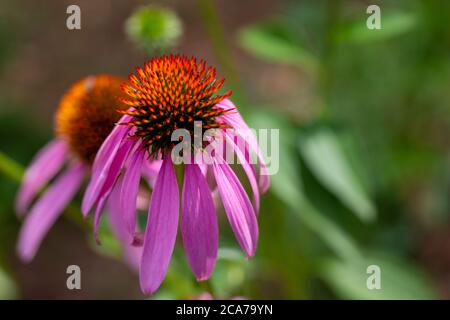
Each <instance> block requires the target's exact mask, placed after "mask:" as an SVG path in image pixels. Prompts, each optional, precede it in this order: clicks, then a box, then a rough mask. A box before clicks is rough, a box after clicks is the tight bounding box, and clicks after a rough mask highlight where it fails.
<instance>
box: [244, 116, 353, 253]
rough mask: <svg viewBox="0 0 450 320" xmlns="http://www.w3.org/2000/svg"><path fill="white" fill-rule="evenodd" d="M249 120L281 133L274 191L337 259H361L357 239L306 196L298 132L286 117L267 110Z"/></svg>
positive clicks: (257, 125)
mask: <svg viewBox="0 0 450 320" xmlns="http://www.w3.org/2000/svg"><path fill="white" fill-rule="evenodd" d="M248 120H249V123H250V125H251V127H252V128H273V129H280V145H279V161H280V166H279V171H278V173H277V174H275V175H272V176H271V188H270V190H271V191H272V192H273V193H274V194H276V195H277V196H278V197H279V198H280V199H281V200H282V201H283V202H284V203H286V204H287V205H288V206H289V207H291V208H292V210H293V211H294V212H295V213H296V214H297V216H298V217H299V218H300V219H301V221H302V222H303V223H304V224H305V225H306V226H308V228H310V229H311V230H312V231H313V232H314V233H316V234H317V235H318V236H319V237H320V238H321V239H322V240H323V241H324V243H325V244H327V245H328V247H329V248H331V249H332V250H333V251H334V252H335V254H336V255H338V256H340V257H342V258H354V257H356V256H359V254H360V253H359V250H358V247H357V246H356V244H355V243H354V241H353V239H351V237H350V236H349V235H347V234H346V233H345V232H344V231H343V230H341V229H340V228H339V226H338V225H337V224H335V223H334V222H333V221H332V220H330V219H328V218H327V217H326V216H325V215H323V214H322V213H321V212H320V210H318V209H317V208H315V207H314V206H313V205H312V204H311V203H310V201H309V200H308V199H307V197H306V196H305V194H304V192H303V187H302V181H301V178H300V177H301V176H300V161H299V158H298V153H297V152H295V144H294V141H295V139H296V136H297V135H298V133H297V131H296V129H295V128H294V127H293V126H292V125H291V124H290V123H289V121H288V120H287V119H285V118H284V117H282V116H280V115H277V114H274V113H271V112H267V111H263V110H259V111H258V112H257V113H252V114H251V116H249V117H248Z"/></svg>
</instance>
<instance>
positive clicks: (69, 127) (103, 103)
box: [56, 75, 128, 164]
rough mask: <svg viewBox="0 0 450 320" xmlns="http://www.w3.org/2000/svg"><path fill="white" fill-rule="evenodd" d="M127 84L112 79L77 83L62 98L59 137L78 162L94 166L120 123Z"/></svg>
mask: <svg viewBox="0 0 450 320" xmlns="http://www.w3.org/2000/svg"><path fill="white" fill-rule="evenodd" d="M123 81H125V80H124V79H122V78H118V77H114V76H110V75H96V76H90V77H87V78H84V79H82V80H80V81H79V82H77V83H75V84H74V85H73V86H72V87H71V88H70V89H69V90H68V91H67V92H66V94H65V95H64V96H63V97H62V99H61V101H60V104H59V108H58V111H57V113H56V134H57V135H58V136H59V137H61V138H62V139H64V140H65V141H66V142H67V144H68V145H69V148H70V150H71V151H72V152H73V153H74V154H75V155H76V156H78V158H79V159H81V160H83V161H84V162H86V163H88V164H91V163H92V162H93V160H94V158H95V155H96V153H97V151H98V149H99V148H100V146H101V144H102V143H103V141H104V140H105V139H106V137H107V136H108V135H109V134H110V132H111V130H112V129H113V128H114V125H115V123H116V122H117V121H118V120H119V119H120V114H118V113H117V110H123V109H127V108H128V107H127V106H126V105H124V104H123V103H120V102H119V101H118V99H121V98H122V99H123V98H124V97H125V94H124V93H123V92H122V91H121V90H120V86H121V84H122V83H123Z"/></svg>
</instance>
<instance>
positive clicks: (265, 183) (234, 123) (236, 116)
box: [216, 99, 270, 193]
mask: <svg viewBox="0 0 450 320" xmlns="http://www.w3.org/2000/svg"><path fill="white" fill-rule="evenodd" d="M216 106H217V107H218V108H222V109H227V110H228V109H234V110H232V111H230V112H229V113H226V114H224V115H222V116H220V117H221V119H222V120H223V121H225V123H227V124H228V125H229V126H231V127H232V128H234V129H236V130H240V131H241V132H245V133H246V134H245V135H244V136H243V137H246V138H248V141H247V143H248V144H249V146H250V149H251V150H253V152H255V153H256V155H257V157H258V162H259V170H260V177H259V185H260V188H261V191H262V192H263V193H265V192H267V190H268V189H269V186H270V179H269V175H268V172H267V167H266V163H265V161H264V157H263V156H262V153H261V150H260V148H259V145H258V141H257V139H256V137H255V136H254V134H251V131H250V128H249V127H248V125H247V123H246V122H245V121H244V119H243V118H242V116H241V114H240V113H239V112H238V111H237V109H236V106H235V105H234V104H233V103H232V102H231V101H230V100H228V99H225V100H223V101H221V102H219V103H218V104H217V105H216ZM237 132H238V131H237ZM247 132H248V133H249V134H247Z"/></svg>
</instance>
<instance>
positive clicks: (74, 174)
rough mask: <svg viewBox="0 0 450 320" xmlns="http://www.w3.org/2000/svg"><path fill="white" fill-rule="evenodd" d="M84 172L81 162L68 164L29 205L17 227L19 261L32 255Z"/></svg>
mask: <svg viewBox="0 0 450 320" xmlns="http://www.w3.org/2000/svg"><path fill="white" fill-rule="evenodd" d="M85 172H86V168H85V167H84V165H83V164H81V163H79V162H78V163H74V164H72V165H71V166H70V167H69V168H68V169H67V170H66V171H65V172H63V173H62V174H61V176H60V177H58V178H57V179H56V181H55V182H54V183H53V184H52V185H51V186H50V187H49V188H48V190H47V192H46V193H45V194H44V195H43V196H42V197H41V198H40V199H39V200H38V201H37V202H36V204H35V205H34V206H33V208H32V209H31V211H30V215H29V216H28V217H27V219H26V220H25V222H24V225H23V226H22V229H21V230H20V234H19V241H18V244H17V252H18V255H19V257H20V258H21V259H22V260H23V261H26V262H28V261H30V260H32V259H33V257H34V256H35V254H36V251H37V249H38V248H39V245H40V244H41V241H42V239H43V238H44V236H45V235H46V234H47V232H48V230H49V229H50V227H51V226H52V225H53V224H54V223H55V221H56V219H57V218H58V216H59V215H60V214H61V213H62V212H63V210H64V208H65V206H66V205H67V203H69V202H70V200H72V198H73V197H74V195H75V193H76V192H77V190H78V188H79V187H80V184H81V182H82V181H83V177H84V174H85Z"/></svg>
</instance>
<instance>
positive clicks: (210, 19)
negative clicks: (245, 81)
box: [198, 0, 238, 85]
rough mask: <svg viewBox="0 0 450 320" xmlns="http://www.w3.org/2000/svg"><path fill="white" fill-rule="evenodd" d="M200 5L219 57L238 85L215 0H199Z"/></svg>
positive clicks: (230, 76) (207, 29) (204, 22)
mask: <svg viewBox="0 0 450 320" xmlns="http://www.w3.org/2000/svg"><path fill="white" fill-rule="evenodd" d="M198 6H199V8H200V13H201V15H202V19H203V24H204V26H205V29H206V31H207V32H208V36H209V38H210V41H211V43H212V46H213V49H214V52H215V54H216V56H217V59H218V60H219V63H220V64H221V65H222V67H223V69H224V72H225V74H226V76H227V77H228V79H229V80H230V82H231V83H232V84H233V85H237V83H238V79H237V73H236V68H235V66H234V62H233V58H232V56H231V50H230V48H229V47H228V45H227V41H226V38H225V33H224V32H223V29H222V25H221V23H220V20H219V17H218V15H217V12H216V8H215V6H214V3H213V0H198Z"/></svg>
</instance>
